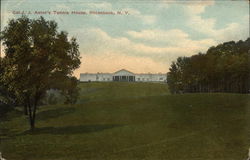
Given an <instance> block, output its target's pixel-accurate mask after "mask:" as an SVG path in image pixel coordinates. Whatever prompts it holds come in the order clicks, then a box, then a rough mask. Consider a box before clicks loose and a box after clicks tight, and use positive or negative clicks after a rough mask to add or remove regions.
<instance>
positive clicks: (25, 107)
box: [23, 104, 28, 116]
mask: <svg viewBox="0 0 250 160" xmlns="http://www.w3.org/2000/svg"><path fill="white" fill-rule="evenodd" d="M23 113H24V115H26V116H27V115H28V107H27V105H26V104H25V105H24V106H23Z"/></svg>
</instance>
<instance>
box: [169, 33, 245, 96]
mask: <svg viewBox="0 0 250 160" xmlns="http://www.w3.org/2000/svg"><path fill="white" fill-rule="evenodd" d="M169 71H170V72H169V73H168V85H169V89H170V91H171V92H172V93H183V92H235V93H249V91H250V38H248V39H247V40H246V41H242V40H241V41H239V42H234V41H230V42H225V43H223V44H219V45H217V46H216V47H214V46H213V47H210V48H209V49H208V51H207V52H206V53H205V54H201V53H199V54H196V55H193V56H191V57H179V58H177V60H176V61H175V62H173V63H172V65H171V67H170V69H169Z"/></svg>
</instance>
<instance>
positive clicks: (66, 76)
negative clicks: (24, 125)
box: [0, 16, 81, 130]
mask: <svg viewBox="0 0 250 160" xmlns="http://www.w3.org/2000/svg"><path fill="white" fill-rule="evenodd" d="M0 38H1V41H2V44H3V45H4V47H5V48H4V53H5V56H4V57H2V58H1V57H0V113H1V111H2V110H4V109H3V108H6V107H13V106H22V107H23V110H24V114H25V115H27V117H28V120H29V124H30V129H31V130H34V128H35V119H36V113H37V109H38V106H41V105H42V103H43V100H44V98H45V97H46V95H47V92H48V91H50V90H54V91H60V93H61V94H62V95H63V96H64V97H65V98H64V99H65V103H75V102H76V100H77V96H78V88H77V85H78V80H77V78H76V77H74V76H73V71H74V70H75V69H77V68H78V67H79V65H80V63H81V61H80V52H79V45H78V43H77V41H76V39H75V38H71V39H70V38H68V33H67V32H65V31H58V25H57V23H56V22H55V21H47V20H45V19H44V18H43V17H40V18H38V19H29V18H28V17H26V16H22V17H20V18H18V19H11V20H9V22H8V25H7V26H6V27H5V28H4V29H3V31H2V32H1V36H0Z"/></svg>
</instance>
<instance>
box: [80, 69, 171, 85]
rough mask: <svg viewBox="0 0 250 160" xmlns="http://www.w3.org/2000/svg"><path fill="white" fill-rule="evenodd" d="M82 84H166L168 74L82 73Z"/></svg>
mask: <svg viewBox="0 0 250 160" xmlns="http://www.w3.org/2000/svg"><path fill="white" fill-rule="evenodd" d="M80 81H81V82H110V81H117V82H166V81H167V74H162V73H158V74H152V73H147V74H145V73H142V74H136V73H132V72H130V71H128V70H125V69H122V70H119V71H117V72H115V73H81V74H80Z"/></svg>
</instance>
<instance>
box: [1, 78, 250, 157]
mask: <svg viewBox="0 0 250 160" xmlns="http://www.w3.org/2000/svg"><path fill="white" fill-rule="evenodd" d="M80 87H81V88H82V90H81V97H80V99H79V102H78V104H76V105H72V106H69V105H51V106H42V107H41V108H40V109H39V112H38V115H37V125H36V126H37V130H36V132H35V133H33V134H31V133H30V132H29V131H28V129H29V126H28V122H27V119H26V118H25V117H24V116H23V115H22V112H21V111H18V110H16V111H13V112H11V113H9V115H8V118H7V119H6V120H4V121H2V122H1V123H0V129H1V132H0V139H1V141H0V151H1V152H2V153H3V156H4V157H5V158H6V159H11V160H59V159H60V160H75V159H91V160H100V159H102V160H105V159H107V160H110V159H114V160H118V159H121V160H130V159H138V160H139V159H147V160H158V159H168V160H180V159H185V160H193V159H195V160H211V159H213V160H235V159H244V158H246V156H247V150H248V148H249V147H250V138H249V135H250V116H249V115H250V103H249V98H250V97H249V95H241V94H224V93H217V94H183V95H170V94H169V93H168V89H167V86H166V84H158V83H81V84H80Z"/></svg>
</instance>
